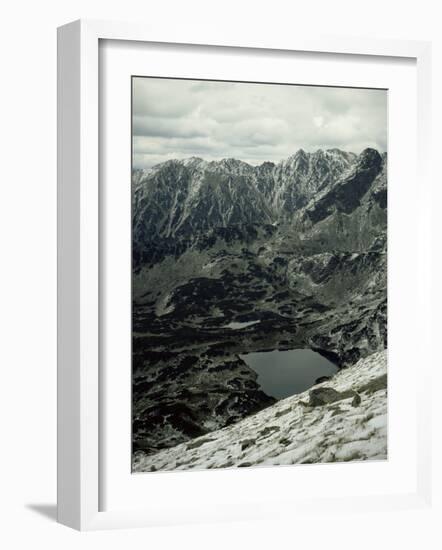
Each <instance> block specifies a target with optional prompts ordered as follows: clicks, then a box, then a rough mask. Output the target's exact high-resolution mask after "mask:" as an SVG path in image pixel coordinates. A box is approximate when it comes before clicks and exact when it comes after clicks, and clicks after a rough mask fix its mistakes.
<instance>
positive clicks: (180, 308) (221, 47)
mask: <svg viewBox="0 0 442 550" xmlns="http://www.w3.org/2000/svg"><path fill="white" fill-rule="evenodd" d="M58 51H59V56H58V125H59V126H58V148H59V149H58V159H59V165H58V187H59V200H58V212H59V218H58V219H59V225H58V232H59V244H58V258H59V261H58V270H59V279H58V281H59V299H58V304H59V316H58V318H59V325H58V333H59V342H58V347H59V356H58V396H59V400H58V403H59V405H58V419H59V421H58V517H59V521H60V522H61V523H64V524H66V525H69V526H71V527H74V528H77V529H81V530H83V529H85V530H86V529H101V528H114V527H130V526H149V525H160V524H174V523H186V522H202V521H226V520H234V519H242V518H261V517H262V518H266V517H287V518H289V517H290V516H292V515H293V514H294V513H300V514H302V513H315V511H318V510H321V509H328V508H330V506H333V507H334V508H335V509H338V510H339V511H342V512H343V513H345V511H346V510H349V509H353V508H354V507H355V506H357V507H359V508H360V509H363V510H371V509H376V510H379V509H380V508H383V509H385V510H388V509H393V508H395V507H404V506H425V505H426V504H427V503H428V502H429V499H430V486H431V472H430V432H429V428H428V426H429V422H428V419H429V411H430V403H429V401H428V395H427V393H426V391H425V387H426V385H428V378H429V376H430V370H429V369H430V367H431V351H430V346H429V345H428V342H429V334H430V333H431V327H430V326H429V323H430V315H428V311H429V307H430V286H429V280H430V277H429V272H430V263H429V255H430V252H431V251H430V250H429V247H428V244H427V243H428V242H430V238H431V237H430V234H429V233H430V232H429V227H430V226H429V216H428V212H427V205H428V204H431V186H430V181H429V178H428V172H427V170H428V158H427V154H428V153H427V151H428V148H429V147H428V146H429V131H428V124H429V118H430V101H429V85H428V83H429V63H430V46H429V44H427V43H418V42H398V41H383V40H363V39H355V38H348V39H345V38H327V39H325V38H324V39H323V38H320V39H319V38H318V39H315V40H312V39H304V38H302V37H296V38H293V37H283V36H275V37H274V38H273V39H272V41H271V42H269V43H267V42H266V41H265V40H264V39H263V38H262V37H253V36H252V34H250V35H248V37H247V39H245V38H244V37H237V36H229V35H228V33H226V34H224V35H223V34H221V33H220V35H219V36H213V35H212V36H211V37H210V38H209V37H207V36H205V35H204V32H203V31H200V32H196V33H193V32H192V33H191V35H189V34H187V33H186V32H185V31H183V30H181V31H173V32H164V33H163V32H160V31H159V30H158V28H157V30H155V31H154V30H153V29H151V28H146V27H143V26H138V25H134V24H123V23H115V22H113V23H105V22H96V21H77V22H74V23H71V24H68V25H66V26H64V27H61V28H60V29H59V34H58ZM404 297H406V299H405V298H404ZM416 364H419V365H420V371H419V379H417V378H416V375H415V365H416Z"/></svg>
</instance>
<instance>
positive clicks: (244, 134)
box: [133, 78, 387, 167]
mask: <svg viewBox="0 0 442 550" xmlns="http://www.w3.org/2000/svg"><path fill="white" fill-rule="evenodd" d="M301 147H302V148H303V149H305V150H307V151H314V150H316V149H320V148H321V149H327V148H332V147H339V148H341V149H344V150H347V151H353V152H355V153H359V152H360V151H361V150H362V149H364V148H366V147H375V148H377V149H379V150H381V151H385V150H386V148H387V92H386V91H383V90H361V89H351V88H325V87H317V86H316V87H314V86H292V85H278V84H247V83H237V82H204V81H192V80H174V79H158V78H134V79H133V151H134V159H133V160H134V166H135V167H150V166H153V165H154V164H157V163H159V162H163V161H165V160H168V159H171V158H186V157H189V156H200V157H203V158H205V159H207V160H217V159H221V158H225V157H235V158H238V159H241V160H244V161H246V162H250V163H251V164H260V163H261V162H264V161H265V160H271V161H274V162H277V161H279V160H281V159H283V158H286V157H288V156H290V155H291V154H293V153H294V152H295V151H297V150H298V149H299V148H301Z"/></svg>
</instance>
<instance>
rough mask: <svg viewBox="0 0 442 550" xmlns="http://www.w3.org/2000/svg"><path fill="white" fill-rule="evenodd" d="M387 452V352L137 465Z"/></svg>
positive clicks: (139, 457)
mask: <svg viewBox="0 0 442 550" xmlns="http://www.w3.org/2000/svg"><path fill="white" fill-rule="evenodd" d="M386 458H387V353H386V352H385V351H384V352H378V353H375V354H372V355H370V356H369V357H367V358H365V359H360V360H359V361H358V362H357V363H356V364H355V365H353V366H351V367H349V368H347V369H343V370H341V371H340V372H338V374H336V375H335V376H334V378H333V379H332V380H331V381H328V382H325V383H322V384H318V385H316V386H314V387H313V389H311V390H309V391H306V392H304V393H302V394H299V395H294V396H292V397H288V398H287V399H283V400H281V401H278V402H277V403H276V404H274V405H272V406H270V407H268V408H266V409H265V410H263V411H261V412H258V413H257V414H255V415H252V416H250V417H248V418H246V419H244V420H242V421H240V422H238V423H237V424H234V425H233V426H229V427H226V428H224V429H222V430H218V431H215V432H212V433H210V434H208V435H207V436H203V437H198V438H196V439H194V440H192V441H189V442H187V443H183V444H181V445H178V446H176V447H173V448H172V449H167V450H163V451H161V452H159V453H157V454H156V455H151V456H147V455H145V454H144V453H135V456H134V460H133V471H135V472H149V471H157V470H192V469H203V468H204V469H206V468H231V467H243V466H258V465H262V466H265V465H278V464H306V463H315V462H322V463H324V462H337V461H352V460H382V459H386Z"/></svg>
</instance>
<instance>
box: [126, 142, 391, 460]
mask: <svg viewBox="0 0 442 550" xmlns="http://www.w3.org/2000/svg"><path fill="white" fill-rule="evenodd" d="M386 206H387V163H386V156H385V155H384V156H383V157H381V155H379V153H378V152H377V151H375V150H373V149H367V150H365V151H364V152H363V153H361V155H359V156H358V157H356V156H355V155H352V154H349V153H344V152H341V151H338V150H330V151H318V152H316V153H311V154H309V153H305V152H304V151H299V152H298V153H296V154H295V155H293V156H292V157H290V158H289V159H287V161H284V162H281V163H279V164H277V165H274V164H272V163H264V164H263V165H261V166H259V167H252V166H249V165H247V164H246V163H243V162H241V161H237V160H235V159H227V160H225V161H221V162H206V161H203V160H201V159H188V160H184V161H168V162H166V163H164V164H162V165H159V166H157V167H155V168H154V169H151V170H149V171H145V172H142V171H135V172H134V174H133V266H134V275H133V436H134V450H137V449H138V450H140V452H143V453H145V454H149V453H154V452H157V451H158V450H160V449H163V448H166V447H171V446H174V445H177V444H179V443H181V442H184V441H188V440H189V439H192V438H194V437H198V436H201V435H204V434H206V433H208V432H211V431H213V430H217V429H220V428H222V427H224V426H227V425H230V424H233V423H236V422H238V421H239V420H241V419H242V418H244V417H246V416H249V415H250V414H252V413H255V412H257V411H259V410H260V409H262V408H264V407H268V406H269V405H272V404H273V403H274V399H273V398H270V397H269V396H266V395H265V394H264V392H263V391H262V390H261V389H260V387H259V386H258V384H257V382H256V374H255V373H254V372H253V371H252V370H251V369H249V368H248V366H247V365H246V364H245V363H244V361H243V360H242V359H241V358H240V357H239V355H240V354H244V353H249V352H253V351H265V350H276V349H278V350H288V349H295V348H311V349H313V350H314V351H317V352H319V353H321V354H323V355H324V356H326V357H327V358H329V359H330V360H331V361H333V362H334V363H335V364H337V365H338V366H339V367H345V366H350V365H353V364H355V363H356V362H357V361H358V360H359V359H360V358H361V357H366V356H368V355H370V354H372V353H373V352H376V351H379V350H382V349H384V348H385V347H386V345H387V332H386V318H387V297H386V261H387V259H386V252H387V248H386V246H387V244H386V243H387V239H386V224H387V212H386ZM257 320H259V321H260V322H259V323H255V324H251V325H248V326H245V327H244V328H241V329H240V330H235V329H232V328H229V327H228V326H227V325H229V324H230V323H231V322H233V321H234V322H239V323H241V322H243V323H246V322H251V321H257Z"/></svg>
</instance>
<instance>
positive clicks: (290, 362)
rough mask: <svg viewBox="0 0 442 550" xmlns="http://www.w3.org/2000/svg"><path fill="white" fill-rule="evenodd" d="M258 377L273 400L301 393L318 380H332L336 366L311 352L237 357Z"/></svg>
mask: <svg viewBox="0 0 442 550" xmlns="http://www.w3.org/2000/svg"><path fill="white" fill-rule="evenodd" d="M240 357H241V359H242V360H243V361H245V362H246V363H247V365H248V366H249V367H250V368H251V369H253V370H254V371H255V372H256V373H258V384H259V385H260V386H261V388H262V390H263V391H264V392H265V393H266V394H267V395H271V396H273V397H275V398H276V399H284V398H285V397H289V396H290V395H294V394H296V393H302V392H303V391H305V390H307V389H308V388H310V387H311V386H313V385H314V383H315V381H316V379H317V378H319V377H321V376H332V375H333V374H335V372H337V370H338V368H337V367H336V365H334V364H333V363H331V362H330V361H329V360H328V359H326V358H325V357H323V356H322V355H319V353H316V352H314V351H312V350H311V349H293V350H289V351H278V350H275V351H263V352H256V353H247V354H244V355H240Z"/></svg>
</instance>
